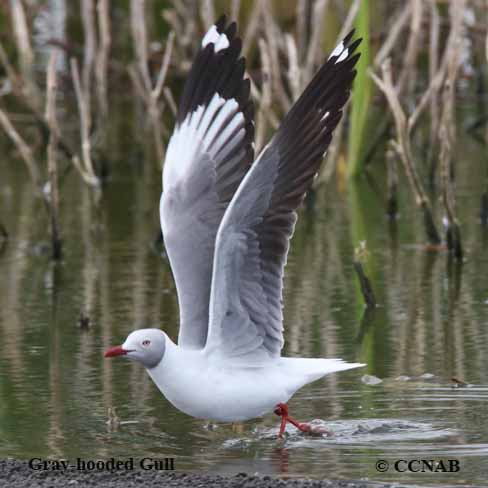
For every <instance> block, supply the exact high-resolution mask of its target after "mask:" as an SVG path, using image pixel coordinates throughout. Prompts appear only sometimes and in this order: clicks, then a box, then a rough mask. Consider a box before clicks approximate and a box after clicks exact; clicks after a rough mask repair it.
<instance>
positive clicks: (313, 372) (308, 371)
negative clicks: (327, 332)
mask: <svg viewBox="0 0 488 488" xmlns="http://www.w3.org/2000/svg"><path fill="white" fill-rule="evenodd" d="M283 360H284V361H285V365H286V369H289V370H290V376H292V377H295V378H296V388H295V391H296V390H298V389H299V388H301V387H302V386H304V385H306V384H308V383H311V382H312V381H316V380H318V379H320V378H322V377H324V376H326V375H328V374H330V373H335V372H337V371H346V370H347V369H354V368H362V367H363V366H366V365H365V364H362V363H347V362H346V361H343V360H342V359H309V358H283Z"/></svg>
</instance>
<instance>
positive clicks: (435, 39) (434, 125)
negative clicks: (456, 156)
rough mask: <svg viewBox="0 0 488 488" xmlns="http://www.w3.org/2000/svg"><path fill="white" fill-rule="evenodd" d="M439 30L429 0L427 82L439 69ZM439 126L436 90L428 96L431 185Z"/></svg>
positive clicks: (433, 2) (435, 12) (434, 10)
mask: <svg viewBox="0 0 488 488" xmlns="http://www.w3.org/2000/svg"><path fill="white" fill-rule="evenodd" d="M439 32H440V18H439V11H438V10H437V3H436V0H431V3H430V33H429V83H432V82H433V80H434V78H435V75H436V73H437V70H438V69H439ZM438 128H439V97H438V92H437V91H435V92H434V93H432V96H431V98H430V138H429V140H430V144H429V156H428V160H429V161H430V171H429V173H430V174H429V181H430V184H431V186H433V183H434V178H435V165H436V163H435V159H436V152H437V151H436V149H435V148H436V144H435V141H437V133H438Z"/></svg>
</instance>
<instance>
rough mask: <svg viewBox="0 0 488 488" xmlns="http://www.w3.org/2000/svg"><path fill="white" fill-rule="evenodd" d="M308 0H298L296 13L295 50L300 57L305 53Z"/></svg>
mask: <svg viewBox="0 0 488 488" xmlns="http://www.w3.org/2000/svg"><path fill="white" fill-rule="evenodd" d="M309 5H310V3H309V2H308V0H298V2H297V13H296V18H297V20H296V26H297V42H296V45H297V51H298V56H299V57H300V59H303V56H304V55H305V46H306V44H307V25H308V7H309Z"/></svg>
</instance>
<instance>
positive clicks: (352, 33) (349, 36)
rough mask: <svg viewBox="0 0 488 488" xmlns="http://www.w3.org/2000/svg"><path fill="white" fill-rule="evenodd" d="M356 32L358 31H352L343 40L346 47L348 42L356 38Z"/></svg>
mask: <svg viewBox="0 0 488 488" xmlns="http://www.w3.org/2000/svg"><path fill="white" fill-rule="evenodd" d="M355 32H356V29H352V30H351V31H350V32H349V34H347V36H346V37H344V39H343V40H342V42H343V43H344V45H346V44H348V42H349V41H350V40H351V39H352V38H353V37H354V33H355Z"/></svg>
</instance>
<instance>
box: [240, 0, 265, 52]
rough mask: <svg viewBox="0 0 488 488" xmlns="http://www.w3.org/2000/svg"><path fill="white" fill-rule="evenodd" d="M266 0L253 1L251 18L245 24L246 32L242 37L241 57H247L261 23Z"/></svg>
mask: <svg viewBox="0 0 488 488" xmlns="http://www.w3.org/2000/svg"><path fill="white" fill-rule="evenodd" d="M266 1H267V0H254V4H253V8H252V10H251V17H250V18H249V20H248V22H247V27H246V32H245V34H244V35H243V36H242V55H243V56H244V57H247V55H248V53H249V49H250V48H251V45H252V43H253V42H254V41H255V39H256V33H257V32H258V30H259V27H260V24H261V23H262V16H263V9H264V5H265V2H266Z"/></svg>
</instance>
